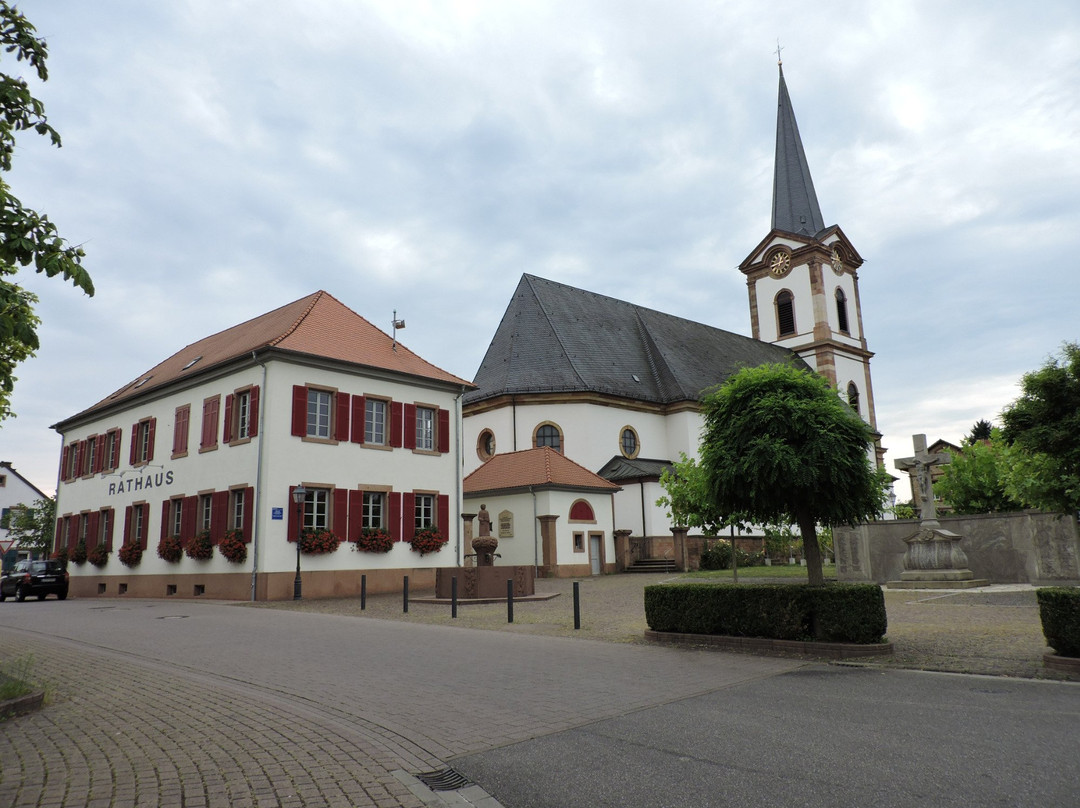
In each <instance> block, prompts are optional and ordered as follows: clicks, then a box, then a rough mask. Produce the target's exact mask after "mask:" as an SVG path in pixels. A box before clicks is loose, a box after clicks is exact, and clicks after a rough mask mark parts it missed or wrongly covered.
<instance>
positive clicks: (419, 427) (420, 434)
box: [416, 407, 435, 452]
mask: <svg viewBox="0 0 1080 808" xmlns="http://www.w3.org/2000/svg"><path fill="white" fill-rule="evenodd" d="M416 448H417V449H420V450H423V451H427V452H434V451H435V410H433V409H431V407H417V408H416Z"/></svg>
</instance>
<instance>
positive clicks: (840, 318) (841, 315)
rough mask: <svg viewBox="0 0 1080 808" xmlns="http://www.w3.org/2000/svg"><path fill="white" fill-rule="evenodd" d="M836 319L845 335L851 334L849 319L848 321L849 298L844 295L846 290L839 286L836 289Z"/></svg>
mask: <svg viewBox="0 0 1080 808" xmlns="http://www.w3.org/2000/svg"><path fill="white" fill-rule="evenodd" d="M836 319H837V322H838V323H839V325H840V330H841V331H843V332H844V333H845V334H847V333H849V331H850V329H849V328H848V319H847V296H846V295H845V294H844V290H843V289H841V288H840V287H839V286H838V287H837V288H836Z"/></svg>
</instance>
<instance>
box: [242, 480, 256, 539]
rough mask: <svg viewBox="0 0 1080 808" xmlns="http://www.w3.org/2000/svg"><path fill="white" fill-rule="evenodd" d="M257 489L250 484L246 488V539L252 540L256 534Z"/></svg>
mask: <svg viewBox="0 0 1080 808" xmlns="http://www.w3.org/2000/svg"><path fill="white" fill-rule="evenodd" d="M254 515H255V489H254V488H253V487H252V486H250V485H249V486H248V487H247V488H245V489H244V541H245V542H250V541H251V537H252V536H254V535H255V519H254Z"/></svg>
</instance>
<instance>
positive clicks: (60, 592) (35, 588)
mask: <svg viewBox="0 0 1080 808" xmlns="http://www.w3.org/2000/svg"><path fill="white" fill-rule="evenodd" d="M67 594H68V574H67V570H65V569H64V566H63V565H62V564H61V563H60V562H59V561H20V562H19V563H18V564H16V565H15V569H13V570H8V571H7V572H5V573H4V574H3V575H0V601H2V600H6V599H7V598H8V596H9V595H14V597H15V600H26V598H27V597H29V596H30V595H37V598H38V600H45V596H46V595H56V597H58V598H59V599H60V600H64V599H65V598H66V597H67Z"/></svg>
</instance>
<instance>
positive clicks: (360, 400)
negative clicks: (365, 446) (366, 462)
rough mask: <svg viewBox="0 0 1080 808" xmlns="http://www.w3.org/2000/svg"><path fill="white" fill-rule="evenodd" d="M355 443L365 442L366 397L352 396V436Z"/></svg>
mask: <svg viewBox="0 0 1080 808" xmlns="http://www.w3.org/2000/svg"><path fill="white" fill-rule="evenodd" d="M351 440H352V442H353V443H363V442H364V397H363V396H353V397H352V436H351Z"/></svg>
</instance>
